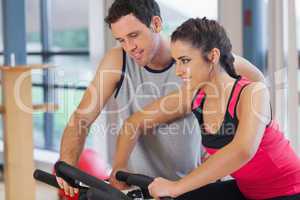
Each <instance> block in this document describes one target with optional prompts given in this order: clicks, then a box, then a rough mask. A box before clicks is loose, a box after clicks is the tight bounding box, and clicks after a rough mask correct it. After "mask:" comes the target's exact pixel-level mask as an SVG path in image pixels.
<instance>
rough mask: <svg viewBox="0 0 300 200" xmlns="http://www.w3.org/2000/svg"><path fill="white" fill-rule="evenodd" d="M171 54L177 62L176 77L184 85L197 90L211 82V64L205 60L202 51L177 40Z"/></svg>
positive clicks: (172, 46) (173, 43) (172, 44)
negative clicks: (200, 85)
mask: <svg viewBox="0 0 300 200" xmlns="http://www.w3.org/2000/svg"><path fill="white" fill-rule="evenodd" d="M171 53H172V57H173V58H174V59H175V61H176V75H177V76H179V77H180V78H181V79H182V80H183V82H184V84H186V85H187V86H190V87H191V88H196V87H198V86H199V84H202V83H203V84H204V83H205V82H207V81H209V79H210V78H209V77H210V71H211V63H209V62H207V61H206V60H205V59H204V57H203V55H202V53H201V50H200V49H198V48H195V47H193V46H192V45H191V44H190V43H189V42H185V41H180V40H177V41H175V42H172V43H171Z"/></svg>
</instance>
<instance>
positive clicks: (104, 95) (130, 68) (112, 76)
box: [58, 0, 263, 196]
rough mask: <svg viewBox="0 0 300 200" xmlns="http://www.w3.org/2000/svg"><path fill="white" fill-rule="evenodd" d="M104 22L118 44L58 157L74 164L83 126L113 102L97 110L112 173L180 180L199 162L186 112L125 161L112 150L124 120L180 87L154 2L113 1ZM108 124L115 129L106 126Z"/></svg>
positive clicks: (239, 64)
mask: <svg viewBox="0 0 300 200" xmlns="http://www.w3.org/2000/svg"><path fill="white" fill-rule="evenodd" d="M106 22H107V24H108V25H109V27H110V28H111V31H112V34H113V36H114V37H115V39H116V40H117V41H118V42H119V43H120V45H121V47H120V48H113V49H111V50H109V51H108V52H107V53H106V55H105V56H104V58H103V59H102V61H101V63H100V65H99V67H98V70H97V72H96V75H95V77H94V79H93V81H92V82H91V84H90V85H89V87H88V89H87V91H86V92H85V94H84V96H83V98H82V100H81V102H80V104H79V106H78V108H77V109H76V110H75V112H74V113H73V115H72V116H71V119H70V122H69V123H68V125H67V127H66V128H65V130H64V134H63V138H62V142H61V152H60V156H61V157H60V158H61V160H63V161H66V162H67V163H69V164H71V165H75V164H76V162H77V160H78V158H79V155H80V153H81V151H82V149H83V146H84V143H85V138H86V136H87V133H88V128H89V127H90V125H91V124H92V123H93V122H94V120H95V119H96V118H97V116H98V115H99V114H100V113H101V111H103V110H104V108H105V107H106V108H111V106H112V105H114V106H117V108H114V109H113V110H109V111H108V110H107V109H105V110H106V112H105V113H102V114H105V115H106V117H107V119H108V125H109V126H110V129H106V130H108V132H109V133H107V137H108V146H109V152H108V153H109V161H110V162H111V164H113V171H116V170H117V169H124V168H126V169H130V170H133V171H136V172H139V173H145V174H147V175H151V176H162V177H166V178H170V179H176V178H179V177H180V176H183V175H184V174H186V173H188V172H189V171H191V170H192V169H194V168H195V167H196V166H197V165H198V164H200V158H201V138H200V134H199V133H195V132H193V130H194V127H195V126H196V124H197V123H195V119H194V118H193V116H191V115H189V116H186V117H185V118H184V119H178V120H177V121H175V122H173V123H171V124H168V125H167V126H165V127H157V128H155V129H154V130H153V132H152V134H147V135H142V136H140V137H139V139H138V143H137V145H136V146H135V149H134V151H133V152H132V156H131V158H130V159H131V160H130V161H128V160H127V158H129V154H130V151H128V152H123V153H122V155H126V156H124V157H123V158H122V157H120V154H118V153H116V154H115V152H114V150H115V147H116V138H117V135H116V133H117V132H118V130H119V128H120V125H122V123H123V121H124V120H125V119H127V118H129V117H130V116H131V115H132V114H133V113H135V112H137V111H140V110H141V109H142V108H143V107H144V106H146V105H147V104H149V103H151V102H152V101H154V100H156V99H158V98H159V97H162V96H165V95H168V94H169V93H171V92H173V91H175V90H178V89H179V88H180V84H181V81H180V80H179V78H178V77H176V74H175V65H174V61H173V59H172V57H171V54H170V46H169V45H170V44H169V41H167V40H165V39H164V38H163V37H162V36H161V34H160V32H161V30H162V19H161V17H160V9H159V6H158V4H157V3H156V2H155V0H139V1H136V0H116V1H115V2H114V3H113V4H112V6H111V8H110V9H109V14H108V16H107V17H106ZM235 67H236V70H237V72H238V73H239V74H241V75H243V76H246V77H247V78H249V79H251V80H263V76H262V74H261V73H260V72H259V71H258V70H257V69H256V68H255V67H254V66H252V65H251V64H250V63H249V62H247V61H246V60H244V59H242V58H240V57H236V62H235ZM156 121H158V122H159V120H156ZM113 123H116V124H115V125H117V128H116V127H114V128H113V126H111V125H112V124H113ZM196 130H197V129H196ZM119 142H120V141H118V142H117V144H119ZM114 155H115V157H114ZM112 161H113V162H112ZM111 182H112V185H114V186H115V187H117V188H122V187H123V185H122V184H120V183H118V182H117V181H116V180H115V179H114V176H113V175H112V176H111ZM58 183H59V184H60V186H61V187H63V188H64V189H65V192H66V193H67V194H70V195H71V196H73V195H74V189H73V188H71V187H69V186H68V185H67V184H66V183H65V182H64V181H62V180H61V179H60V178H58ZM75 192H77V190H75Z"/></svg>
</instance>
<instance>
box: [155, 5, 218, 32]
mask: <svg viewBox="0 0 300 200" xmlns="http://www.w3.org/2000/svg"><path fill="white" fill-rule="evenodd" d="M158 3H159V5H160V8H161V14H162V19H163V22H164V32H165V33H166V34H167V35H170V34H171V33H172V32H173V31H174V30H175V28H176V27H178V26H179V25H180V24H181V23H182V22H184V21H185V20H187V19H188V18H191V17H207V18H209V19H217V18H218V0H211V1H205V0H197V1H195V0H184V1H183V0H173V1H170V0H158Z"/></svg>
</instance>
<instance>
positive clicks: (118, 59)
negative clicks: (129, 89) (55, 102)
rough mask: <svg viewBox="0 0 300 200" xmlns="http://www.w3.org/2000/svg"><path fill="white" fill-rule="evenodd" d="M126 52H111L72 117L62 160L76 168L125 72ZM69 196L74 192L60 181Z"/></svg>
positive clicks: (64, 135) (106, 56) (62, 146)
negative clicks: (96, 124)
mask: <svg viewBox="0 0 300 200" xmlns="http://www.w3.org/2000/svg"><path fill="white" fill-rule="evenodd" d="M122 63H123V57H122V49H121V48H114V49H111V50H110V51H109V52H108V53H107V54H106V55H105V56H104V58H103V59H102V61H101V63H100V65H99V67H98V69H97V72H96V74H95V76H94V79H93V80H92V81H91V83H90V85H89V86H88V88H87V90H86V91H85V93H84V95H83V98H82V100H81V102H80V104H79V106H78V107H77V108H76V110H75V112H74V113H73V114H72V116H71V118H70V120H69V122H68V124H67V126H66V128H65V130H64V133H63V136H62V141H61V148H60V159H61V160H63V161H65V162H67V163H69V164H71V165H75V164H76V163H77V161H78V159H79V156H80V154H81V152H82V149H83V147H84V143H85V139H86V136H87V134H88V131H89V127H90V126H91V124H92V123H93V122H94V120H95V119H96V118H97V116H98V115H99V114H100V112H101V110H102V109H103V107H104V105H105V104H106V102H107V100H108V99H109V98H110V97H111V96H112V94H113V92H114V91H115V89H116V86H117V83H118V81H119V80H120V77H121V71H122ZM58 182H59V184H60V183H61V184H60V185H61V187H63V188H64V189H65V192H66V194H70V195H73V194H74V191H73V189H72V188H69V187H68V185H67V184H66V183H65V182H63V181H62V180H59V179H58Z"/></svg>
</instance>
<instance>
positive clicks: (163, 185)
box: [148, 178, 179, 199]
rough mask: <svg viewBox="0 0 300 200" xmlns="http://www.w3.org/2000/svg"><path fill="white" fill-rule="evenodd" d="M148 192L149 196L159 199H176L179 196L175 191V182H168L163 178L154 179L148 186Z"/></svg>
mask: <svg viewBox="0 0 300 200" xmlns="http://www.w3.org/2000/svg"><path fill="white" fill-rule="evenodd" d="M148 190H149V193H150V195H151V196H152V197H153V198H155V199H159V197H173V198H175V197H177V196H179V194H177V193H178V190H177V182H175V181H169V180H167V179H164V178H156V179H154V181H153V182H152V183H151V184H150V185H149V186H148Z"/></svg>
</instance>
